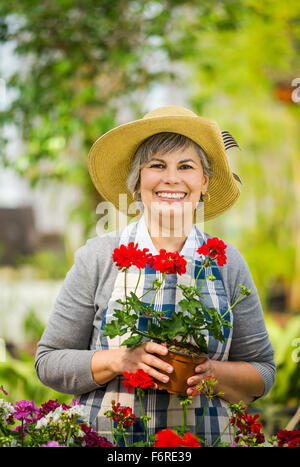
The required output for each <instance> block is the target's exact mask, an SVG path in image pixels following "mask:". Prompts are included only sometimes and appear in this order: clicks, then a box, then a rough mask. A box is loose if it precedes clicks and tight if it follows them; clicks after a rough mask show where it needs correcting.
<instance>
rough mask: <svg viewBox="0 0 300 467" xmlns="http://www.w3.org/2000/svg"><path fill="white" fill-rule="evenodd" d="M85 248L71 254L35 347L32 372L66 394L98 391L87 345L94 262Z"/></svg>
mask: <svg viewBox="0 0 300 467" xmlns="http://www.w3.org/2000/svg"><path fill="white" fill-rule="evenodd" d="M88 243H89V241H88V242H87V244H86V245H84V246H82V247H81V248H79V250H77V251H76V253H75V260H74V264H73V266H72V268H71V269H70V270H69V271H68V273H67V275H66V278H65V280H64V282H63V285H62V288H61V290H60V293H59V295H58V297H57V299H56V302H55V305H54V309H53V311H52V314H51V316H50V318H49V321H48V323H47V326H46V329H45V331H44V333H43V335H42V337H41V339H40V341H39V343H38V347H37V352H36V359H35V369H36V373H37V375H38V377H39V379H40V380H41V382H42V383H43V384H45V385H46V386H49V387H51V388H52V389H54V390H56V391H59V392H62V393H67V394H82V393H85V392H89V391H92V390H94V389H96V388H98V387H99V385H98V384H97V383H96V382H95V381H94V379H93V377H92V371H91V366H90V361H91V357H92V355H93V354H94V352H95V350H90V348H89V344H90V339H91V333H92V329H93V321H94V316H95V306H94V296H95V288H96V283H97V275H96V270H97V269H95V268H96V258H95V254H94V255H93V254H92V249H91V247H90V246H89V244H88Z"/></svg>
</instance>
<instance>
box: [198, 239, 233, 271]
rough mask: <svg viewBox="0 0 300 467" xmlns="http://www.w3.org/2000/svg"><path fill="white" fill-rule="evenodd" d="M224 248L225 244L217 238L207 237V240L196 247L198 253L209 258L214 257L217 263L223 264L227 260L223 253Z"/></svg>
mask: <svg viewBox="0 0 300 467" xmlns="http://www.w3.org/2000/svg"><path fill="white" fill-rule="evenodd" d="M226 248H227V245H225V243H224V242H222V240H220V239H219V238H217V237H214V238H208V239H207V242H206V243H205V244H204V245H202V246H200V247H199V248H198V250H197V253H199V255H204V256H209V258H210V259H216V260H217V265H218V266H223V265H224V264H226V261H227V257H226V254H225V249H226Z"/></svg>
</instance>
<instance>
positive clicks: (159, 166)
mask: <svg viewBox="0 0 300 467" xmlns="http://www.w3.org/2000/svg"><path fill="white" fill-rule="evenodd" d="M153 167H154V168H155V169H161V168H163V167H164V165H163V164H152V165H150V169H152V168H153Z"/></svg>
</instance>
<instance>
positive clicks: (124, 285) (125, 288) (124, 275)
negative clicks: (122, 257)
mask: <svg viewBox="0 0 300 467" xmlns="http://www.w3.org/2000/svg"><path fill="white" fill-rule="evenodd" d="M126 274H127V269H125V273H124V289H125V304H126V305H127V289H126ZM126 308H127V307H126Z"/></svg>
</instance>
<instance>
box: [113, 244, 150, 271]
mask: <svg viewBox="0 0 300 467" xmlns="http://www.w3.org/2000/svg"><path fill="white" fill-rule="evenodd" d="M148 251H149V249H148V248H144V249H143V250H140V249H138V243H136V244H134V243H133V242H130V243H128V245H121V246H120V248H115V249H114V252H113V256H112V257H113V261H114V263H116V264H117V266H118V267H119V268H129V267H130V266H136V267H137V268H139V269H144V268H145V267H146V266H147V263H148V261H149V258H150V257H151V256H152V255H151V254H150V253H147V252H148Z"/></svg>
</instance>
